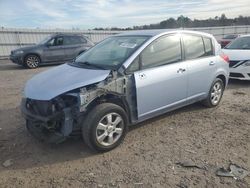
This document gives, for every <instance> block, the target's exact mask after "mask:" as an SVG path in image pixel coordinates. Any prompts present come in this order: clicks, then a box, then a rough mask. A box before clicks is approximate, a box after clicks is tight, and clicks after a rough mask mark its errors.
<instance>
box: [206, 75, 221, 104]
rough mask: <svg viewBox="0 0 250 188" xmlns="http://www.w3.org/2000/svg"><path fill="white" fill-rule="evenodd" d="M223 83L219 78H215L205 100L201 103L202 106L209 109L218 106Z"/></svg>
mask: <svg viewBox="0 0 250 188" xmlns="http://www.w3.org/2000/svg"><path fill="white" fill-rule="evenodd" d="M224 87H225V86H224V83H223V81H222V80H221V79H220V78H216V79H215V80H214V82H213V84H212V86H211V88H210V90H209V94H208V96H207V98H206V99H205V100H204V101H203V104H204V105H205V106H207V107H209V108H212V107H215V106H217V105H219V103H220V101H221V98H222V95H223V92H224Z"/></svg>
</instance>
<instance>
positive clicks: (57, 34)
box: [53, 33, 82, 36]
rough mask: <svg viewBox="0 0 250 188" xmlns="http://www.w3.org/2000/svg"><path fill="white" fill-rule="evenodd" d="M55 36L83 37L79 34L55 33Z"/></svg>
mask: <svg viewBox="0 0 250 188" xmlns="http://www.w3.org/2000/svg"><path fill="white" fill-rule="evenodd" d="M53 36H82V35H81V34H79V33H55V34H53Z"/></svg>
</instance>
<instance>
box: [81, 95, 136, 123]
mask: <svg viewBox="0 0 250 188" xmlns="http://www.w3.org/2000/svg"><path fill="white" fill-rule="evenodd" d="M102 103H112V104H116V105H118V106H120V107H121V108H123V109H124V111H125V112H126V114H127V116H128V120H129V123H131V113H130V112H131V111H130V108H129V105H128V102H127V100H126V99H125V96H123V95H119V94H114V93H107V94H103V95H101V96H98V97H96V98H95V99H94V100H93V101H92V102H90V103H89V104H88V105H87V107H86V111H87V113H88V112H89V111H91V110H92V109H93V108H94V107H95V106H97V105H99V104H102Z"/></svg>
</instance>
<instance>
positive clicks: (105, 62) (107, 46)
mask: <svg viewBox="0 0 250 188" xmlns="http://www.w3.org/2000/svg"><path fill="white" fill-rule="evenodd" d="M148 38H149V36H114V37H110V38H108V39H106V40H104V41H102V42H101V43H99V44H97V45H96V46H94V47H93V48H91V49H89V50H88V51H86V52H85V53H83V54H82V55H80V56H78V57H77V59H76V60H75V62H73V64H77V65H78V66H84V64H85V65H87V66H91V65H92V66H93V67H96V68H97V67H99V68H100V67H102V68H103V69H114V70H115V69H118V68H119V67H120V65H121V64H122V63H123V62H124V61H125V60H126V59H127V58H128V57H130V56H131V55H132V53H134V52H135V51H136V50H137V49H138V48H139V47H140V46H141V45H142V44H143V43H144V42H145V41H146V40H147V39H148Z"/></svg>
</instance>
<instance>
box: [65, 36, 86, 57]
mask: <svg viewBox="0 0 250 188" xmlns="http://www.w3.org/2000/svg"><path fill="white" fill-rule="evenodd" d="M81 46H83V44H82V41H81V40H80V37H79V36H64V46H63V48H64V52H65V59H66V60H71V59H74V58H75V57H76V56H77V55H78V54H79V53H80V48H81Z"/></svg>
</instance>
